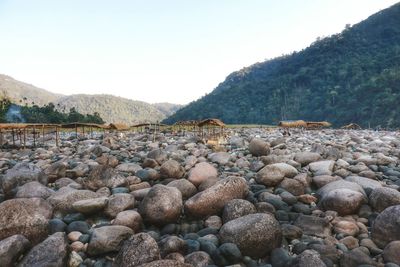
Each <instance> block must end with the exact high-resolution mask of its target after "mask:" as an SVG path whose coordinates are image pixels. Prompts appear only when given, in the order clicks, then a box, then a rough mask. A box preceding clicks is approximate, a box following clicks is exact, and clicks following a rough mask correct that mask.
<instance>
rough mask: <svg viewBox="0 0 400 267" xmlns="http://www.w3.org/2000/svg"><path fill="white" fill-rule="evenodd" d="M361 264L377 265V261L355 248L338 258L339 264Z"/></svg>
mask: <svg viewBox="0 0 400 267" xmlns="http://www.w3.org/2000/svg"><path fill="white" fill-rule="evenodd" d="M363 264H365V265H369V266H378V264H377V262H375V261H373V260H372V259H371V258H370V257H369V256H368V255H367V254H365V253H363V252H361V251H360V250H357V249H353V250H352V251H349V252H346V253H344V254H343V255H342V257H341V258H340V266H346V267H358V266H361V265H363Z"/></svg>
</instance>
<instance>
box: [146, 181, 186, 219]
mask: <svg viewBox="0 0 400 267" xmlns="http://www.w3.org/2000/svg"><path fill="white" fill-rule="evenodd" d="M182 206H183V204H182V194H181V192H180V191H179V190H178V189H177V188H174V187H168V186H164V185H160V184H157V185H155V186H153V187H152V188H151V189H150V191H149V192H148V193H147V195H146V196H145V197H144V199H143V201H142V202H141V204H140V213H141V215H142V216H143V217H144V219H145V220H146V221H148V222H150V223H153V224H156V225H165V224H168V223H173V222H176V221H177V220H178V219H179V217H180V215H181V211H182Z"/></svg>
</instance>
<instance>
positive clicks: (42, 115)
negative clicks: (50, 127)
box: [0, 91, 104, 124]
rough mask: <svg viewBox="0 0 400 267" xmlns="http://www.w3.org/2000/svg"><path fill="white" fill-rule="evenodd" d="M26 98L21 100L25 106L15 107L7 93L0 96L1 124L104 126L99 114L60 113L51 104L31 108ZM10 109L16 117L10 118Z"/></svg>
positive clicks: (71, 110) (71, 111)
mask: <svg viewBox="0 0 400 267" xmlns="http://www.w3.org/2000/svg"><path fill="white" fill-rule="evenodd" d="M26 100H27V99H26V98H24V99H21V101H20V103H23V102H25V105H24V106H20V105H15V104H13V103H12V101H11V100H10V98H9V96H8V95H7V93H5V92H4V91H3V94H2V95H1V96H0V122H2V123H4V122H26V123H72V122H83V123H98V124H103V123H104V121H103V119H102V118H101V117H100V115H99V113H97V112H95V113H93V114H86V115H83V114H81V113H79V112H77V111H76V110H75V108H71V109H70V110H69V112H68V113H63V112H60V111H58V110H57V109H56V106H55V105H54V104H53V103H51V102H50V103H49V104H47V105H44V106H42V107H40V106H38V105H36V104H35V103H32V104H33V105H32V106H29V105H28V104H27V103H26ZM10 109H13V110H14V111H15V113H16V115H15V114H14V115H11V116H10V113H9V111H10Z"/></svg>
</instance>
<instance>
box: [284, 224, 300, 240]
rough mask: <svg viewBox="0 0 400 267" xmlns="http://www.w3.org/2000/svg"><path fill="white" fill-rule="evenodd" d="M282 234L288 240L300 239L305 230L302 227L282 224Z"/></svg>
mask: <svg viewBox="0 0 400 267" xmlns="http://www.w3.org/2000/svg"><path fill="white" fill-rule="evenodd" d="M281 228H282V234H283V236H284V237H285V238H287V239H288V240H293V239H300V238H301V236H302V235H303V230H301V228H300V227H297V226H295V225H291V224H282V225H281Z"/></svg>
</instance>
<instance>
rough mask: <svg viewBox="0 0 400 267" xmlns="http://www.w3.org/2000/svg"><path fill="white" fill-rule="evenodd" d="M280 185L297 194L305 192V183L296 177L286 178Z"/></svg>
mask: <svg viewBox="0 0 400 267" xmlns="http://www.w3.org/2000/svg"><path fill="white" fill-rule="evenodd" d="M279 187H281V188H283V189H285V190H286V191H288V192H289V193H291V194H293V195H295V196H300V195H303V194H304V185H303V184H302V183H300V182H299V181H297V180H295V179H288V178H285V179H283V181H282V182H281V183H280V184H279Z"/></svg>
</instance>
